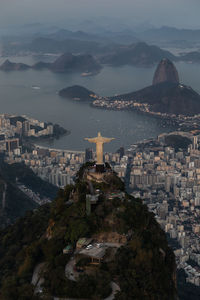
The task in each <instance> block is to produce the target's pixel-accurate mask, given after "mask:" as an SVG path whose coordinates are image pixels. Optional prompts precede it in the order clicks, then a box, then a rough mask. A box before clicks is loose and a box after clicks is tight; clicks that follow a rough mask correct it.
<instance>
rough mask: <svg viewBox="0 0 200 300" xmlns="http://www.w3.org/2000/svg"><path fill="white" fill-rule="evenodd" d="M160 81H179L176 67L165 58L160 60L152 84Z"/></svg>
mask: <svg viewBox="0 0 200 300" xmlns="http://www.w3.org/2000/svg"><path fill="white" fill-rule="evenodd" d="M162 82H172V83H179V76H178V72H177V70H176V67H175V66H174V64H173V63H172V62H171V61H170V60H169V59H167V58H164V59H162V60H161V62H160V63H159V65H158V67H157V69H156V71H155V74H154V78H153V85H156V84H159V83H162Z"/></svg>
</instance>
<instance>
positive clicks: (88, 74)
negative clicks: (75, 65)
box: [81, 72, 93, 77]
mask: <svg viewBox="0 0 200 300" xmlns="http://www.w3.org/2000/svg"><path fill="white" fill-rule="evenodd" d="M92 75H93V73H92V72H84V73H82V74H81V76H82V77H87V76H92Z"/></svg>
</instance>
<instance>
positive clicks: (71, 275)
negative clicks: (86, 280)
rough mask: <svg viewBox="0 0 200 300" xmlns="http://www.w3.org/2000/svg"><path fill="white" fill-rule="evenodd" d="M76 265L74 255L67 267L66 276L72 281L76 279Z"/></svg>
mask: <svg viewBox="0 0 200 300" xmlns="http://www.w3.org/2000/svg"><path fill="white" fill-rule="evenodd" d="M74 267H75V259H74V258H73V257H72V259H70V261H69V262H68V263H67V265H66V267H65V276H66V277H67V278H68V279H69V280H72V281H76V278H75V271H74Z"/></svg>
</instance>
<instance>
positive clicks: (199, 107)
mask: <svg viewBox="0 0 200 300" xmlns="http://www.w3.org/2000/svg"><path fill="white" fill-rule="evenodd" d="M93 105H94V106H96V107H101V108H102V107H103V108H108V109H137V110H139V111H142V112H145V113H149V114H154V115H158V116H165V117H166V116H169V117H171V116H179V115H183V116H186V117H192V116H194V115H196V114H200V95H199V94H198V93H197V92H195V91H194V90H193V89H192V88H191V87H189V86H186V85H184V84H181V83H179V77H178V72H177V70H176V68H175V66H174V64H173V63H172V62H171V61H170V60H168V59H163V60H161V62H160V63H159V65H158V67H157V70H156V72H155V75H154V79H153V84H152V85H151V86H148V87H146V88H144V89H141V90H139V91H136V92H131V93H128V94H124V95H119V96H115V97H100V98H99V99H96V100H95V101H94V102H93Z"/></svg>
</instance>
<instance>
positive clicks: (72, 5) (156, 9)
mask: <svg viewBox="0 0 200 300" xmlns="http://www.w3.org/2000/svg"><path fill="white" fill-rule="evenodd" d="M0 8H1V9H0V30H3V29H7V28H12V27H14V26H22V25H25V24H37V23H40V24H42V25H43V24H48V25H49V26H50V25H51V26H58V27H64V28H69V29H71V30H78V29H80V28H81V26H82V25H83V24H86V22H88V26H89V22H90V21H92V23H93V24H96V25H97V26H101V25H103V26H105V27H106V26H107V27H108V29H111V30H113V31H114V29H115V30H116V31H120V30H123V29H124V30H125V29H130V30H131V29H132V30H133V29H138V30H141V29H149V28H151V27H152V28H153V27H162V26H169V27H177V28H191V29H200V21H199V9H200V2H199V1H196V0H192V1H190V2H188V1H186V0H176V1H175V2H174V1H172V0H169V1H167V2H164V1H160V0H149V1H147V0H140V1H139V0H134V1H131V0H125V1H123V2H122V1H119V0H115V1H114V0H108V1H105V0H102V1H101V2H99V1H92V0H83V1H81V0H76V1H64V0H58V1H53V0H48V1H47V0H41V1H38V0H35V1H33V0H29V1H25V0H18V1H17V3H16V2H14V1H13V0H6V1H5V0H1V1H0Z"/></svg>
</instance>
